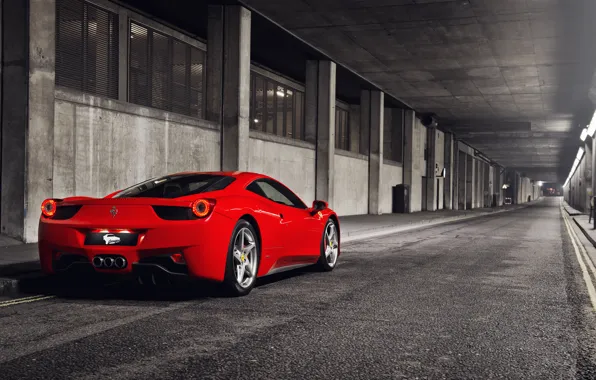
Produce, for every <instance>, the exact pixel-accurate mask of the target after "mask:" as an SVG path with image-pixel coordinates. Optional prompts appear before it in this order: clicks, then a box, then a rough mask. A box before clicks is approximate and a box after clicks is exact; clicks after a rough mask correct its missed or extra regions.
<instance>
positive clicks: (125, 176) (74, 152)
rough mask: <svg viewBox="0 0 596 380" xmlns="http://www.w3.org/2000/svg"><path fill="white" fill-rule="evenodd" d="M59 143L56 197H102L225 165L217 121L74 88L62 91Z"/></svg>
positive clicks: (58, 104)
mask: <svg viewBox="0 0 596 380" xmlns="http://www.w3.org/2000/svg"><path fill="white" fill-rule="evenodd" d="M54 142H55V144H54V181H53V185H54V188H53V191H54V195H53V196H54V197H65V196H72V195H82V196H94V197H100V196H105V195H107V194H109V193H111V192H113V191H115V190H118V189H122V188H125V187H128V186H131V185H134V184H135V183H139V182H141V181H144V180H146V179H148V178H152V177H155V176H160V175H164V174H168V173H174V172H180V171H193V170H197V171H199V170H200V171H210V170H218V169H219V165H220V163H219V151H220V146H219V131H218V130H217V128H216V127H215V126H214V125H213V124H212V123H209V122H206V121H201V120H197V119H192V118H187V117H183V116H180V115H176V114H168V113H167V112H162V111H158V110H154V109H150V108H145V107H140V106H136V105H133V104H129V103H124V102H119V101H114V100H108V99H103V98H100V97H95V96H91V95H88V94H82V93H78V92H75V91H73V90H70V89H58V90H56V103H55V127H54Z"/></svg>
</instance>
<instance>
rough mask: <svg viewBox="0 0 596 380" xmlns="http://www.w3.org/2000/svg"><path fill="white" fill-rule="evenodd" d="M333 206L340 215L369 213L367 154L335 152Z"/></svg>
mask: <svg viewBox="0 0 596 380" xmlns="http://www.w3.org/2000/svg"><path fill="white" fill-rule="evenodd" d="M334 165H335V166H334V173H333V180H334V181H335V183H334V185H333V188H334V197H333V199H334V200H335V202H334V204H333V205H332V207H333V208H334V210H335V211H336V212H337V214H338V215H362V214H367V213H368V159H367V158H366V156H361V155H356V154H349V153H344V152H342V153H338V152H337V151H336V153H335V164H334Z"/></svg>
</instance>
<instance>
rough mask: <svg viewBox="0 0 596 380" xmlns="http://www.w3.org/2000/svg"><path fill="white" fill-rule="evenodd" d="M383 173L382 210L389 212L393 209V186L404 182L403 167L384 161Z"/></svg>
mask: <svg viewBox="0 0 596 380" xmlns="http://www.w3.org/2000/svg"><path fill="white" fill-rule="evenodd" d="M381 175H382V177H381V187H382V188H381V212H382V213H383V214H389V213H391V212H392V211H393V186H395V185H399V184H401V183H403V167H402V166H401V165H397V164H395V163H384V164H383V171H382V173H381Z"/></svg>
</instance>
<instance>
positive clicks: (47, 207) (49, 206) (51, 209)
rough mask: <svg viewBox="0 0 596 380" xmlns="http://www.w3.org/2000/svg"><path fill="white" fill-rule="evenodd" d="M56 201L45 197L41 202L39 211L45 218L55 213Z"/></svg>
mask: <svg viewBox="0 0 596 380" xmlns="http://www.w3.org/2000/svg"><path fill="white" fill-rule="evenodd" d="M56 208H57V206H56V201H55V200H54V199H46V200H45V201H43V202H42V204H41V213H42V214H43V216H45V217H46V218H52V217H54V215H56Z"/></svg>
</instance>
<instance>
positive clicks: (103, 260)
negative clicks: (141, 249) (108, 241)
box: [93, 256, 127, 269]
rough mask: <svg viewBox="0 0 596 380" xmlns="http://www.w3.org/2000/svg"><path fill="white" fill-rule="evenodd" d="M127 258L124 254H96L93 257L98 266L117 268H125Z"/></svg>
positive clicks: (95, 264) (94, 264)
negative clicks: (112, 255) (116, 255)
mask: <svg viewBox="0 0 596 380" xmlns="http://www.w3.org/2000/svg"><path fill="white" fill-rule="evenodd" d="M126 264H127V263H126V259H125V258H124V257H122V256H118V257H116V258H114V257H110V256H107V257H102V256H95V257H94V258H93V266H94V267H96V268H106V269H110V268H115V269H124V268H126Z"/></svg>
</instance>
